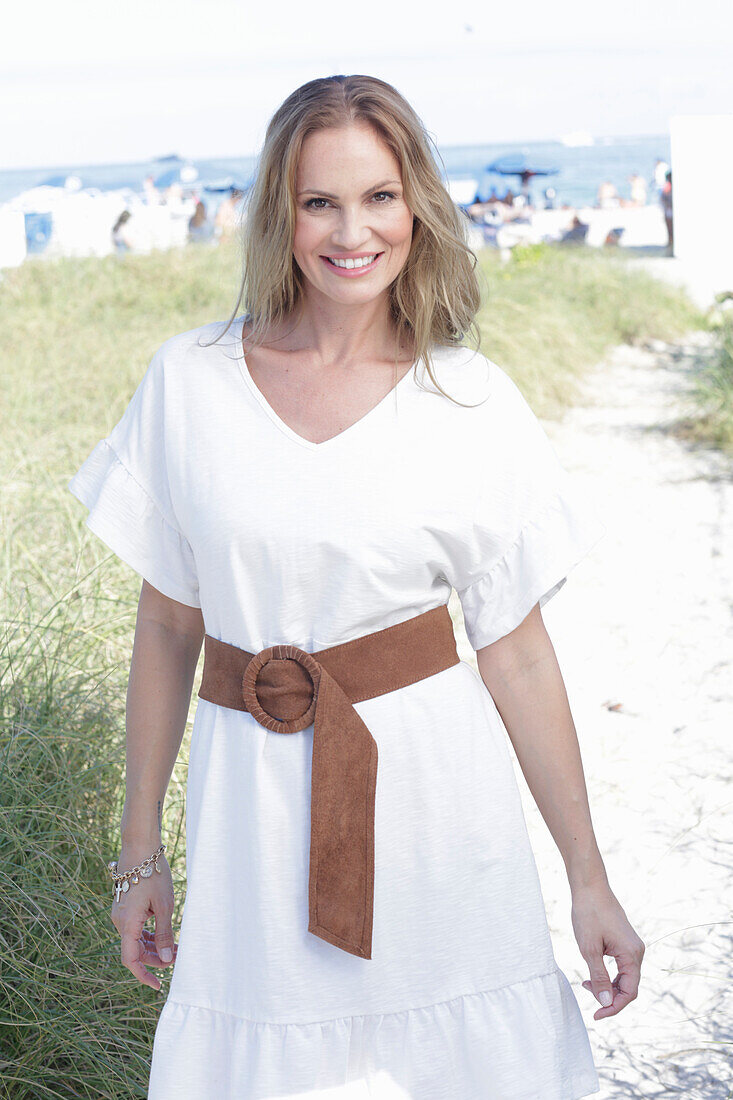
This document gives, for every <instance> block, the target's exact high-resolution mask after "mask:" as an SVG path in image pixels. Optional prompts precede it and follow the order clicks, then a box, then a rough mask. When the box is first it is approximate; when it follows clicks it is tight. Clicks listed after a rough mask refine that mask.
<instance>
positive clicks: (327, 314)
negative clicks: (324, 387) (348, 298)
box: [276, 291, 406, 367]
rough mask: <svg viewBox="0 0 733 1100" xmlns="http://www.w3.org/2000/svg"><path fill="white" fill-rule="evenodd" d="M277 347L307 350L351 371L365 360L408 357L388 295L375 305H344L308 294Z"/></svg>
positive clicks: (321, 296)
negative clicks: (391, 313)
mask: <svg viewBox="0 0 733 1100" xmlns="http://www.w3.org/2000/svg"><path fill="white" fill-rule="evenodd" d="M276 344H277V346H278V347H280V348H283V349H286V348H287V349H288V350H291V351H297V350H301V349H305V348H307V349H308V350H309V351H311V352H312V353H313V355H314V358H316V359H317V360H319V361H320V362H321V363H322V364H323V365H324V366H327V365H329V364H333V363H339V364H341V365H342V366H344V367H348V366H349V365H351V364H354V365H358V364H359V363H360V362H363V361H364V360H365V359H388V360H393V359H398V360H399V359H400V358H404V357H405V353H406V349H405V347H404V346H403V347H402V348H400V347H399V344H398V340H397V332H396V329H395V326H394V322H393V321H392V320H391V318H390V316H389V309H388V297H387V293H386V292H385V293H384V294H383V295H380V296H379V297H378V298H375V299H374V301H371V302H364V303H358V304H355V305H343V304H342V303H340V302H334V301H332V300H331V299H330V298H327V297H326V296H325V295H321V294H319V295H315V294H312V293H308V292H307V291H306V293H305V295H304V297H303V299H302V301H301V305H300V308H299V310H298V311H297V313H296V314H295V315H294V317H293V319H292V321H291V322H290V323H289V324H288V325H287V326H284V335H283V336H282V338H281V339H279V340H277V342H276Z"/></svg>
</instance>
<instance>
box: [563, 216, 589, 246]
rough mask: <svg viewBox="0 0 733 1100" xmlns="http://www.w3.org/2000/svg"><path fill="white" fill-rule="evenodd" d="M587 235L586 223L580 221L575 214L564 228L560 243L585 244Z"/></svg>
mask: <svg viewBox="0 0 733 1100" xmlns="http://www.w3.org/2000/svg"><path fill="white" fill-rule="evenodd" d="M587 235H588V226H587V224H586V223H585V222H582V221H581V220H580V218H579V217H578V215H577V214H576V215H575V217H574V218H573V220H572V222H571V225H570V228H569V229H566V230H565V232H564V233H563V235H562V236H561V237H560V244H585V238H586V237H587Z"/></svg>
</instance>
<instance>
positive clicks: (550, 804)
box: [476, 604, 607, 888]
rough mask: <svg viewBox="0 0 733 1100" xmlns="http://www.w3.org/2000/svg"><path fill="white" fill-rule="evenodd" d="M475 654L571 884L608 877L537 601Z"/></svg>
mask: <svg viewBox="0 0 733 1100" xmlns="http://www.w3.org/2000/svg"><path fill="white" fill-rule="evenodd" d="M476 660H477V663H478V668H479V672H480V674H481V678H482V680H483V681H484V683H485V684H486V686H487V688H488V689H489V691H490V692H491V695H492V697H493V699H494V702H495V703H496V708H497V710H498V711H499V714H500V715H501V719H502V721H503V723H504V725H505V726H506V730H507V733H508V734H509V737H510V740H511V742H512V745H513V746H514V751H515V752H516V754H517V760H518V761H519V764H520V766H521V768H522V772H523V773H524V776H525V778H526V780H527V785H528V787H529V789H530V791H531V792H532V797H533V798H534V800H535V802H536V803H537V806H538V809H539V811H540V813H541V814H542V817H543V818H544V820H545V822H546V824H547V827H548V829H549V830H550V833H551V834H552V837H553V839H554V841H555V843H556V844H557V847H558V848H559V850H560V854H561V855H562V858H563V860H564V862H565V869H566V871H567V875H568V880H569V882H570V886H571V888H572V887H574V886H576V885H578V886H580V885H584V884H587V883H590V882H593V881H600V882H604V883H605V882H606V881H607V879H606V869H605V867H604V864H603V859H602V857H601V853H600V851H599V849H598V845H597V843H596V838H595V834H594V832H593V825H592V823H591V816H590V808H589V806H588V792H587V789H586V785H585V776H584V774H583V765H582V761H581V756H580V748H579V745H578V736H577V731H576V729H575V723H574V722H573V717H572V714H571V712H570V704H569V702H568V697H567V692H566V690H565V683H564V681H563V678H562V673H561V672H560V667H559V665H558V662H557V657H556V654H555V650H554V647H553V645H552V641H551V640H550V637H549V635H548V633H547V630H546V629H545V624H544V621H543V619H542V614H541V612H540V608H539V604H536V605H535V607H534V608H533V609H532V611H531V612H530V613H529V615H528V616H527V618H526V619H525V620H524V622H522V623H521V624H520V625H519V626H518V627H517V628H516V629H515V630H513V631H512V632H511V633H510V634H507V635H505V637H503V638H500V639H499V640H498V641H496V642H493V643H492V645H488V646H485V648H484V649H480V650H479V651H478V652H477V654H476Z"/></svg>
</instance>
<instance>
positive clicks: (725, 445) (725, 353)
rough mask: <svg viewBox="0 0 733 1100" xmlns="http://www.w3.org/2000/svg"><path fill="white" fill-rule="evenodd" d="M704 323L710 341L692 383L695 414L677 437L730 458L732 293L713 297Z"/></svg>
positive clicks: (732, 446)
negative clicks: (712, 302) (706, 445)
mask: <svg viewBox="0 0 733 1100" xmlns="http://www.w3.org/2000/svg"><path fill="white" fill-rule="evenodd" d="M707 320H708V326H709V329H708V331H709V332H710V335H711V337H712V340H711V344H710V347H709V348H708V349H707V352H708V353H707V354H705V355H701V356H700V357H699V360H698V364H697V371H696V374H695V376H694V380H693V386H692V392H691V397H692V401H693V402H694V404H695V407H696V412H695V414H694V415H692V416H690V417H688V418H687V419H686V420H685V422H684V424H683V425H682V431H681V434H682V435H684V436H685V437H687V438H689V439H693V440H695V441H697V442H699V443H703V444H712V445H713V446H714V447H718V448H719V449H720V450H721V451H724V452H726V454H728V455H733V292H731V291H724V292H722V293H720V294H718V295H716V304H715V305H714V306H713V307H712V308H711V309H710V311H709V314H708V317H707Z"/></svg>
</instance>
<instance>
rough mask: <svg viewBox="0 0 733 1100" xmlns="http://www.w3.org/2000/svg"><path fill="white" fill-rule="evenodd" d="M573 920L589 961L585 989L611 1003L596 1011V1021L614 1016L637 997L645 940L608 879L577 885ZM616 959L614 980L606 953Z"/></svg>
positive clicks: (577, 935)
mask: <svg viewBox="0 0 733 1100" xmlns="http://www.w3.org/2000/svg"><path fill="white" fill-rule="evenodd" d="M572 899H573V903H572V910H571V920H572V923H573V931H574V933H575V938H576V940H577V941H578V947H579V948H580V953H581V955H582V956H583V958H584V959H585V961H586V962H587V964H588V969H589V971H590V981H585V982H583V983H582V984H583V988H584V989H588V990H590V991H591V992H592V993H593V994H594V995H595V997H596V998H597V999H598V1000H599V1001H601V1004H602V1005H603V1000H602V997H604V994H605V995H606V996H605V997H604V999H608V1005H607V1006H604V1007H601V1008H599V1009H598V1011H597V1012H596V1013H595V1014H594V1016H593V1019H594V1020H603V1019H605V1018H606V1016H615V1015H616V1014H617V1013H618V1012H620V1011H621V1009H622V1008H626V1005H627V1004H629V1002H630V1001H633V1000H635V999H636V997H637V994H638V990H639V978H640V975H641V960H642V959H643V957H644V951H645V946H644V942H643V941H642V940H641V939H640V937H639V936H637V934H636V932H635V931H634V929H633V928H632V927H631V925H630V924H629V921H628V918H627V916H626V913H625V912H624V911H623V909H622V908H621V905H620V903H619V901H618V898H617V897H616V895H615V894H614V893H613V891H612V890H611V887H610V886H609V885H608V883H607V882H598V883H594V884H592V885H586V886H580V887H578V886H576V887H574V888H573V890H572ZM604 955H610V956H612V957H613V958H614V959H615V960H616V969H617V971H618V973H617V975H616V977H615V978H614V979H613V981H611V979H610V977H609V975H608V971H607V970H606V966H605V964H604V962H603V956H604Z"/></svg>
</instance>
